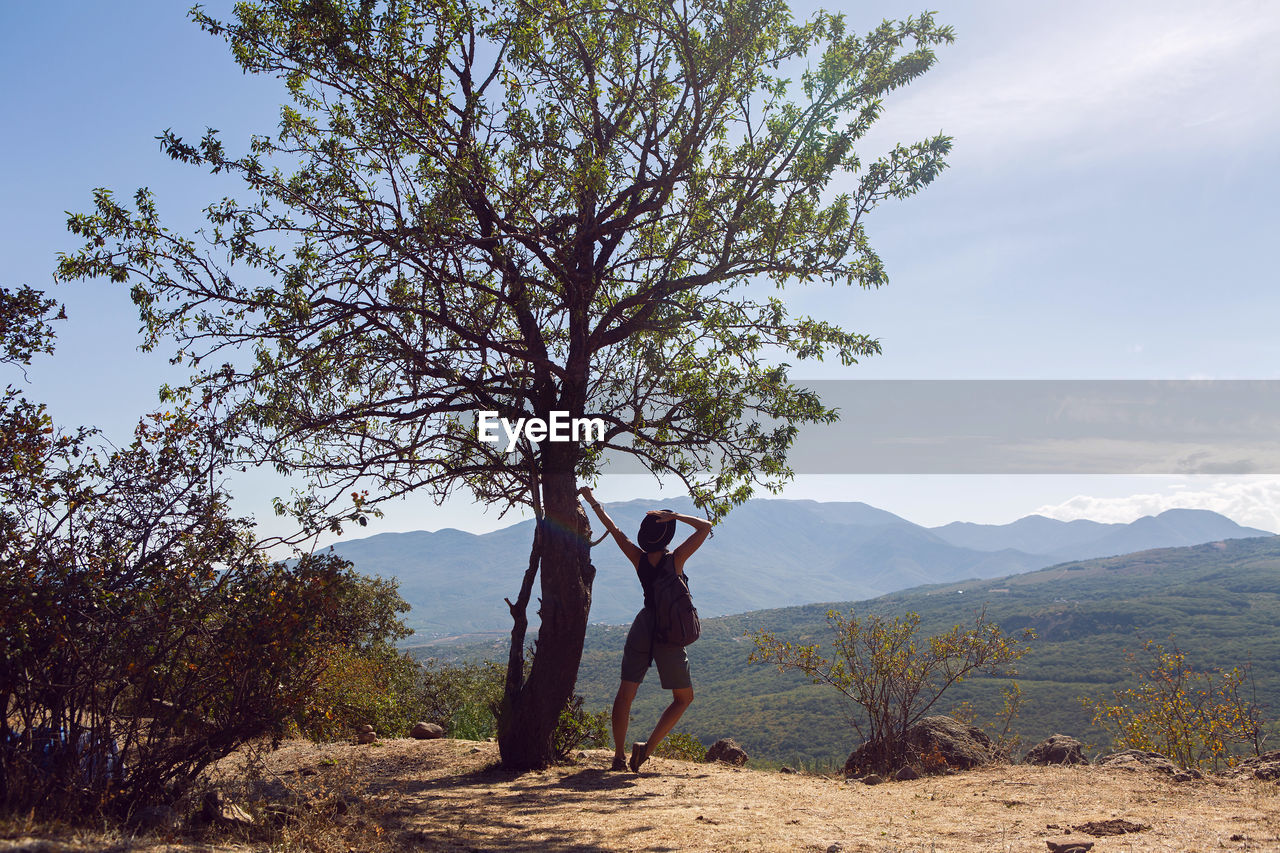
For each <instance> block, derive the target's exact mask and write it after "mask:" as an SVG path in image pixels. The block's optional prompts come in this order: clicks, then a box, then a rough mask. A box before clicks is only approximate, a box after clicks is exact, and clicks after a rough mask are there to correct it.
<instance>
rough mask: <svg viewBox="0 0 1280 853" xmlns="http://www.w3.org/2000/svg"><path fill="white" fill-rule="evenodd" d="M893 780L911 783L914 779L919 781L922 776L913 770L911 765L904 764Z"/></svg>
mask: <svg viewBox="0 0 1280 853" xmlns="http://www.w3.org/2000/svg"><path fill="white" fill-rule="evenodd" d="M893 778H894V779H896V780H897V781H899V782H910V781H911V780H912V779H919V778H920V774H919V773H917V772H916V771H915V770H914V769H912V767H911V765H910V764H904V765H902V767H900V768H898V772H897V773H894V774H893Z"/></svg>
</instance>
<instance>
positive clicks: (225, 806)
mask: <svg viewBox="0 0 1280 853" xmlns="http://www.w3.org/2000/svg"><path fill="white" fill-rule="evenodd" d="M200 819H201V820H202V821H203V822H204V823H212V824H217V825H219V826H239V827H248V826H253V817H252V816H250V814H249V813H248V812H247V811H245V810H244V809H242V808H241V807H240V806H237V805H236V804H235V803H228V802H227V801H226V800H224V799H222V795H221V794H219V793H218V792H217V791H209V792H208V793H206V794H205V795H204V802H203V804H202V805H201V807H200Z"/></svg>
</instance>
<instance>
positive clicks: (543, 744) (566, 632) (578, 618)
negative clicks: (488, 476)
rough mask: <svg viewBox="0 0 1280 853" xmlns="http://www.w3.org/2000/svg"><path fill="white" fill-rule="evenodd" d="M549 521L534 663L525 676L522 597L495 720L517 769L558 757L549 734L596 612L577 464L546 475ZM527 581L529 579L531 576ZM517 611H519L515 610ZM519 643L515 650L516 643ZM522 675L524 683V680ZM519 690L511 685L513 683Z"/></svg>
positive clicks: (539, 542)
mask: <svg viewBox="0 0 1280 853" xmlns="http://www.w3.org/2000/svg"><path fill="white" fill-rule="evenodd" d="M542 483H543V511H544V519H543V521H542V523H541V530H540V532H539V533H538V534H536V535H535V545H534V549H535V554H534V555H533V556H531V559H530V571H532V570H533V569H534V568H535V562H534V559H533V557H537V558H538V564H540V567H541V591H542V598H541V606H540V608H539V610H538V614H539V615H540V616H541V618H542V624H541V626H540V627H539V629H538V638H537V641H536V644H535V647H534V656H533V666H532V668H531V669H530V671H529V677H528V679H527V680H523V679H522V676H523V672H522V671H519V672H517V671H513V668H518V669H519V670H523V663H524V654H523V648H522V647H523V642H524V640H523V634H524V631H523V625H522V624H521V623H522V621H523V617H524V615H525V614H524V608H523V606H522V605H523V602H521V601H519V600H517V603H516V604H515V605H512V617H513V619H515V621H516V627H517V629H519V630H518V633H519V634H520V637H519V639H518V640H517V636H516V635H517V630H513V631H512V644H513V647H512V649H511V656H510V659H509V661H508V671H507V692H506V695H505V697H504V699H503V707H502V710H501V714H500V719H499V722H498V748H499V751H500V752H501V755H502V763H503V766H505V767H508V768H511V769H516V770H533V769H541V768H543V767H546V766H548V765H550V764H551V763H553V762H554V761H555V760H556V755H555V750H554V747H553V744H552V738H553V736H554V735H555V730H556V723H557V722H558V721H559V719H560V712H561V710H563V708H564V707H565V705H566V704H567V703H568V701H569V699H570V697H571V696H572V695H573V688H574V685H575V684H576V683H577V680H578V665H579V664H580V663H581V661H582V643H583V639H584V638H585V636H586V632H587V616H588V614H589V612H590V610H591V583H592V581H593V580H594V578H595V567H594V566H592V565H591V553H590V547H589V543H590V530H591V528H590V525H589V524H588V522H587V517H586V513H584V512H583V511H582V507H581V505H580V504H579V503H578V495H577V481H576V479H575V477H574V474H573V470H572V468H569V469H568V470H562V471H557V472H548V473H545V474H544V476H543V479H542ZM526 578H527V579H531V578H530V577H529V576H528V574H526ZM517 609H518V610H519V613H517V612H516V611H517ZM517 642H519V643H520V646H521V648H520V650H519V652H517V648H516V646H515V644H516V643H517ZM522 681H523V683H521V682H522ZM517 684H518V685H519V687H518V689H515V690H513V689H512V688H513V687H514V686H515V685H517Z"/></svg>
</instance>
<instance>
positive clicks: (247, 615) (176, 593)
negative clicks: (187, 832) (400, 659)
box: [0, 398, 387, 817]
mask: <svg viewBox="0 0 1280 853" xmlns="http://www.w3.org/2000/svg"><path fill="white" fill-rule="evenodd" d="M0 421H3V422H4V423H3V426H4V427H5V428H6V429H5V430H4V434H5V435H6V440H7V442H9V443H10V448H9V449H12V450H13V451H14V452H12V453H6V454H4V458H3V460H0V489H2V490H3V501H0V527H2V528H3V533H4V536H3V539H2V541H0V623H2V624H3V625H4V626H5V627H4V631H3V632H2V633H0V709H3V718H2V719H0V809H5V810H23V811H32V812H37V813H39V814H41V815H42V816H49V817H54V816H69V815H75V816H78V817H85V816H89V815H94V814H104V813H116V814H127V813H129V812H131V811H134V810H136V809H138V808H141V807H143V806H145V805H147V804H150V803H153V802H156V801H162V800H171V799H173V798H175V797H177V796H179V795H180V794H181V793H182V792H183V791H184V790H186V789H187V788H188V786H189V785H190V784H191V782H192V781H193V780H194V779H195V778H196V776H197V775H198V774H199V773H200V771H201V770H202V769H203V768H205V767H206V766H208V765H209V764H210V763H212V762H213V761H216V760H217V759H219V758H221V757H222V756H225V755H227V754H228V753H230V752H231V751H232V750H234V749H236V748H237V747H238V746H240V745H242V744H244V743H245V742H247V741H249V740H251V739H254V738H259V737H262V736H272V737H280V736H281V735H282V734H283V732H284V731H285V727H286V724H287V723H288V722H289V721H290V720H291V719H292V718H294V717H295V716H296V715H297V714H298V713H299V712H300V710H301V709H303V708H305V707H306V705H307V703H308V702H309V701H311V699H312V696H313V690H314V687H315V684H316V682H317V679H318V678H319V676H320V675H321V673H322V672H323V671H324V668H325V666H326V665H327V659H326V657H325V656H324V655H320V654H317V653H316V651H317V650H320V649H330V648H333V647H335V646H344V645H349V644H354V645H355V646H358V647H359V646H364V645H367V644H370V643H374V642H376V641H377V640H378V639H379V636H378V635H380V634H385V633H386V630H387V623H386V622H385V620H382V621H380V620H378V619H373V618H371V615H370V612H369V611H368V610H367V609H364V608H363V605H364V604H367V603H368V600H367V598H365V597H362V596H363V593H362V591H361V590H360V589H359V583H358V581H357V578H358V576H357V575H355V574H354V572H352V571H351V568H350V566H349V565H348V564H347V563H345V562H343V561H341V560H338V559H336V558H335V557H333V556H331V555H319V556H307V557H304V558H303V559H301V560H299V561H298V562H297V563H296V564H294V565H286V564H284V563H280V562H271V561H269V560H268V559H267V558H266V557H265V556H264V555H263V553H262V552H261V551H260V550H258V549H257V548H256V547H255V546H254V544H253V540H252V538H251V536H250V530H251V525H250V523H249V522H248V521H246V520H242V519H237V518H234V517H232V516H231V515H230V514H229V512H228V508H227V507H228V498H227V496H226V494H225V493H224V492H222V491H221V489H220V488H218V487H217V479H216V477H217V471H218V470H219V466H220V464H221V463H222V461H223V460H222V459H221V457H220V448H221V447H222V446H224V444H223V442H222V441H221V439H220V435H221V433H220V432H219V429H220V425H219V424H218V423H216V422H215V420H214V419H213V417H212V415H211V413H210V412H208V411H207V410H200V411H197V412H195V413H189V412H177V413H167V414H162V415H157V416H155V417H152V418H150V419H148V420H146V421H144V422H143V423H142V424H140V425H139V428H138V432H137V436H136V440H135V441H134V443H133V444H132V445H130V446H128V447H126V448H123V449H120V450H112V451H107V450H101V449H96V448H93V447H91V446H90V445H89V444H88V440H89V434H88V433H86V432H83V431H82V432H80V433H78V434H76V435H73V436H70V437H68V436H62V435H59V434H57V433H56V432H55V431H54V430H53V428H52V427H51V426H50V425H49V422H48V418H47V416H46V415H45V414H44V412H43V409H42V408H40V407H38V406H34V405H33V404H28V403H26V402H25V401H15V400H14V399H12V398H6V399H5V405H3V406H0Z"/></svg>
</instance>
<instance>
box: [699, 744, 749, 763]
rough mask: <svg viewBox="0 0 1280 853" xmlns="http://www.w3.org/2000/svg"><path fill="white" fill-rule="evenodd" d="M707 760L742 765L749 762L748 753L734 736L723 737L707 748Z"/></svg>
mask: <svg viewBox="0 0 1280 853" xmlns="http://www.w3.org/2000/svg"><path fill="white" fill-rule="evenodd" d="M707 761H723V762H724V763H725V764H732V765H733V766H734V767H741V766H742V765H744V764H746V763H747V753H746V750H744V749H743V748H742V747H740V746H738V744H737V743H735V742H734V740H733V738H729V737H722V738H720V740H718V741H716V742H715V743H713V744H711V748H710V749H708V750H707Z"/></svg>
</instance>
